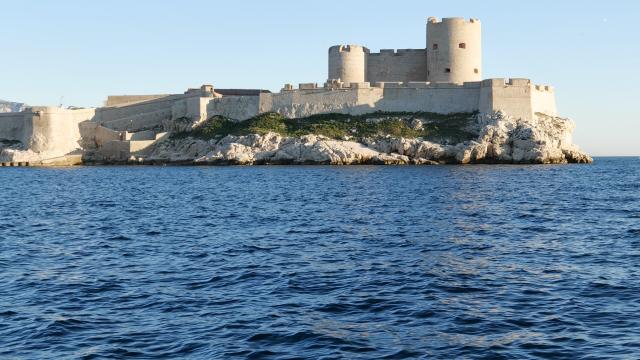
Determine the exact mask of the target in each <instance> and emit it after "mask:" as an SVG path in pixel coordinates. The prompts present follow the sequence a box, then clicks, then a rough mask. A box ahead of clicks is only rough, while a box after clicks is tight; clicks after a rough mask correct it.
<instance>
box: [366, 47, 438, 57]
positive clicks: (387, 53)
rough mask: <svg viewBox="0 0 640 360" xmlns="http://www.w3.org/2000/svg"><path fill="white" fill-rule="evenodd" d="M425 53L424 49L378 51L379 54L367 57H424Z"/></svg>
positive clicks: (370, 54) (371, 54)
mask: <svg viewBox="0 0 640 360" xmlns="http://www.w3.org/2000/svg"><path fill="white" fill-rule="evenodd" d="M426 53H427V50H426V49H397V50H396V49H380V52H377V53H369V56H403V55H416V54H418V55H423V54H424V55H426Z"/></svg>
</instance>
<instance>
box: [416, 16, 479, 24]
mask: <svg viewBox="0 0 640 360" xmlns="http://www.w3.org/2000/svg"><path fill="white" fill-rule="evenodd" d="M464 22H466V23H469V24H480V20H479V19H474V18H470V19H468V20H467V19H465V18H463V17H450V18H442V20H438V18H437V17H435V16H431V17H429V19H427V23H429V24H443V23H444V24H450V23H464Z"/></svg>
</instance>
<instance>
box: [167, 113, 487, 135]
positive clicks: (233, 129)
mask: <svg viewBox="0 0 640 360" xmlns="http://www.w3.org/2000/svg"><path fill="white" fill-rule="evenodd" d="M474 116H475V113H457V114H446V115H443V114H435V113H405V112H397V113H383V112H378V113H372V114H366V115H359V116H355V115H345V114H319V115H313V116H309V117H306V118H301V119H287V118H285V117H284V116H282V115H280V114H277V113H266V114H261V115H258V116H256V117H254V118H251V119H249V120H246V121H242V122H234V121H232V120H230V119H227V118H224V117H222V116H214V117H212V118H210V119H208V120H207V121H205V122H204V123H202V124H200V125H199V126H198V127H197V128H195V129H194V130H192V131H191V132H189V133H181V134H176V137H183V136H192V137H196V138H200V139H205V140H208V139H213V138H215V137H221V136H226V135H248V134H261V135H262V134H266V133H269V132H275V133H278V134H281V135H284V136H302V135H307V134H316V135H324V136H326V137H329V138H333V139H343V138H345V137H347V136H351V137H355V138H362V137H376V136H386V135H390V136H394V137H407V138H417V137H421V138H424V139H426V140H431V141H438V142H460V141H465V140H470V139H473V138H475V135H473V134H471V133H469V132H468V131H467V130H466V127H467V126H468V125H469V124H470V122H471V121H472V120H473V117H474ZM416 119H417V120H420V121H421V122H422V124H423V128H422V129H415V128H414V127H413V126H412V123H413V122H414V120H416Z"/></svg>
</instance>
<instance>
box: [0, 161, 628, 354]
mask: <svg viewBox="0 0 640 360" xmlns="http://www.w3.org/2000/svg"><path fill="white" fill-rule="evenodd" d="M0 184H2V196H1V205H0V358H2V359H156V358H161V359H414V358H416V359H638V358H640V159H639V158H637V157H628V158H596V159H595V163H594V164H592V165H528V166H524V165H523V166H520V165H504V166H503V165H470V166H254V167H171V166H168V167H152V166H130V167H115V166H113V167H72V168H59V169H52V168H48V169H43V168H2V169H0Z"/></svg>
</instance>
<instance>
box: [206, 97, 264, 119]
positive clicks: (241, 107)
mask: <svg viewBox="0 0 640 360" xmlns="http://www.w3.org/2000/svg"><path fill="white" fill-rule="evenodd" d="M264 95H268V94H260V96H224V97H221V98H213V99H206V100H207V103H206V107H205V108H204V109H206V111H205V112H206V117H207V118H210V117H212V116H215V115H222V116H224V117H227V118H230V119H233V120H246V119H249V118H252V117H254V116H256V115H258V113H259V109H260V102H261V100H260V99H262V97H263V96H264Z"/></svg>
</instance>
